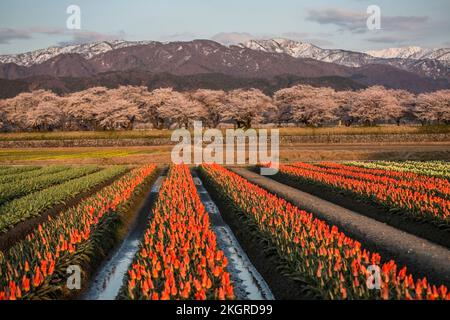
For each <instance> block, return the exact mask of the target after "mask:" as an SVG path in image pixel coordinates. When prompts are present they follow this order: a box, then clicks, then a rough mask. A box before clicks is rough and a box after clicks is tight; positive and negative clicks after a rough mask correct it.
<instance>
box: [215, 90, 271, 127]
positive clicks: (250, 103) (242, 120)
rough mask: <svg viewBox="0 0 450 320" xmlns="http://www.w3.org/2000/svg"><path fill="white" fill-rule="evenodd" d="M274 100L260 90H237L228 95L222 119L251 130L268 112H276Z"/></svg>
mask: <svg viewBox="0 0 450 320" xmlns="http://www.w3.org/2000/svg"><path fill="white" fill-rule="evenodd" d="M274 108H275V107H274V105H273V104H272V99H271V98H270V97H268V96H266V95H265V94H264V93H262V92H261V91H260V90H258V89H250V90H244V89H237V90H233V91H230V92H229V93H228V94H227V99H226V107H225V108H224V110H223V113H222V117H223V120H224V121H232V122H234V124H235V125H236V126H237V127H238V128H245V129H248V128H251V127H252V124H253V123H258V122H261V121H262V120H263V118H264V115H265V114H267V112H269V111H271V110H274Z"/></svg>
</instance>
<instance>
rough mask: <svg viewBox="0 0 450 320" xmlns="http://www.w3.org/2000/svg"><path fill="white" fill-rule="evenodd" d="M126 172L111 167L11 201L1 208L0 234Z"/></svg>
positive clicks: (124, 168) (123, 167)
mask: <svg viewBox="0 0 450 320" xmlns="http://www.w3.org/2000/svg"><path fill="white" fill-rule="evenodd" d="M126 170H128V169H127V167H125V166H113V167H109V168H106V169H104V170H101V171H98V172H95V173H93V174H90V175H87V176H84V177H81V178H77V179H74V180H69V181H67V182H64V183H62V184H59V185H56V186H52V187H49V188H47V189H44V190H41V191H37V192H34V193H30V194H28V195H26V196H23V197H21V198H17V199H14V200H11V201H10V202H7V203H5V204H3V205H2V206H0V233H5V232H7V231H8V230H10V229H11V228H13V227H14V226H15V225H17V224H18V223H20V222H22V221H25V220H27V219H29V218H32V217H37V216H40V215H41V214H42V213H43V212H45V211H46V210H48V209H51V208H53V207H54V206H56V205H58V204H64V203H65V201H67V200H70V199H73V198H75V197H76V196H78V195H79V194H82V193H84V192H86V191H89V190H90V189H92V188H94V187H95V186H97V185H99V184H101V183H104V182H106V181H108V180H110V179H113V178H115V177H117V176H119V175H120V174H123V173H124V172H125V171H126Z"/></svg>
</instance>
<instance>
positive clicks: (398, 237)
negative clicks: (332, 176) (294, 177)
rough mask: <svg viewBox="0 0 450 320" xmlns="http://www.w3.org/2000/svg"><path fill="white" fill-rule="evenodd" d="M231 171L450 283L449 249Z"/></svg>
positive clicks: (414, 270) (423, 273) (419, 274)
mask: <svg viewBox="0 0 450 320" xmlns="http://www.w3.org/2000/svg"><path fill="white" fill-rule="evenodd" d="M231 170H232V171H234V172H235V173H237V174H239V175H241V176H242V177H244V178H246V179H248V180H249V181H251V182H252V183H255V184H257V185H259V186H261V187H262V188H264V189H266V190H268V191H269V192H272V193H274V194H277V195H278V196H281V197H283V198H285V199H286V200H288V201H289V202H291V203H292V204H294V205H296V206H298V207H299V208H302V209H304V210H306V211H309V212H312V213H314V214H315V216H317V217H318V218H320V219H323V220H325V221H327V222H328V223H329V224H332V225H336V226H337V227H339V229H340V230H342V231H343V232H344V233H345V234H346V235H348V236H350V237H352V238H354V239H356V240H358V241H360V242H361V243H362V244H363V246H364V247H365V248H367V249H370V250H371V251H376V252H379V253H380V254H381V255H382V257H383V258H384V259H386V260H387V259H394V260H395V261H396V262H397V264H398V265H399V266H403V265H406V266H408V270H409V271H410V272H412V273H413V274H414V275H415V276H416V277H423V276H426V277H427V278H428V279H429V280H430V281H431V282H433V283H435V284H439V285H440V284H444V285H447V286H449V285H450V250H448V249H447V248H445V247H442V246H440V245H437V244H434V243H432V242H430V241H428V240H424V239H422V238H419V237H417V236H414V235H411V234H408V233H406V232H403V231H400V230H398V229H395V228H393V227H391V226H388V225H386V224H384V223H381V222H379V221H376V220H374V219H371V218H368V217H366V216H364V215H361V214H358V213H357V212H354V211H351V210H347V209H345V208H342V207H340V206H338V205H335V204H333V203H331V202H328V201H325V200H323V199H320V198H318V197H315V196H313V195H311V194H308V193H305V192H302V191H300V190H297V189H295V188H292V187H289V186H287V185H284V184H281V183H279V182H276V181H274V180H272V179H270V178H267V177H262V176H260V175H258V174H256V173H254V172H251V171H249V170H247V169H242V168H232V169H231Z"/></svg>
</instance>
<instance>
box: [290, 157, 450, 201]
mask: <svg viewBox="0 0 450 320" xmlns="http://www.w3.org/2000/svg"><path fill="white" fill-rule="evenodd" d="M292 166H294V167H300V168H305V169H310V170H312V171H317V172H323V173H329V174H334V175H338V176H343V177H346V178H352V179H359V180H367V181H372V182H376V183H381V184H386V185H393V186H396V187H400V188H405V189H411V190H415V191H418V192H421V193H427V194H431V195H436V196H439V197H442V198H449V197H450V181H449V180H447V179H441V178H435V177H429V176H425V175H419V174H415V173H410V172H399V171H392V170H379V169H366V168H359V167H354V166H347V165H344V164H339V163H333V162H321V163H318V164H317V165H313V164H307V163H298V164H293V165H292Z"/></svg>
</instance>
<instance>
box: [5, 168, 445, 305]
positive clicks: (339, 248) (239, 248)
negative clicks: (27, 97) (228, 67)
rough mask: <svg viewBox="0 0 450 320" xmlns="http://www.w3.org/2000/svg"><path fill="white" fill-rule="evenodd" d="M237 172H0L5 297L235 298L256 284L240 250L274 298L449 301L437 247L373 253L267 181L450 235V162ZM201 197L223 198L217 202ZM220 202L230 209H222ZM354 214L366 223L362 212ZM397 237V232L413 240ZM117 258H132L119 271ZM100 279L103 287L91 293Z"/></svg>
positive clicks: (442, 252) (374, 249)
mask: <svg viewBox="0 0 450 320" xmlns="http://www.w3.org/2000/svg"><path fill="white" fill-rule="evenodd" d="M235 169H236V168H231V167H225V166H221V165H218V164H202V165H200V166H198V167H194V166H191V167H190V166H188V165H183V164H182V165H159V166H157V165H155V164H151V163H149V164H147V165H141V166H134V165H110V166H100V165H78V166H73V165H68V164H64V165H59V164H58V165H48V166H0V241H3V243H0V300H19V299H25V300H30V299H85V298H84V297H87V296H91V297H92V296H93V295H89V292H90V290H94V289H92V288H94V287H95V288H96V289H95V290H105V292H106V291H107V292H108V294H109V295H108V296H112V297H115V299H121V300H236V299H240V297H243V296H244V297H245V296H246V295H245V294H244V295H243V294H242V293H243V292H244V293H245V292H246V290H249V289H248V288H247V287H245V283H246V282H245V281H241V280H242V279H244V277H246V275H245V274H244V273H243V271H242V268H240V267H241V266H240V265H239V264H238V262H237V260H236V258H235V256H233V252H234V253H236V252H238V253H239V255H240V256H243V255H244V256H246V259H247V258H248V261H249V262H248V264H252V265H251V268H252V269H251V270H253V271H252V274H253V276H254V277H255V279H261V282H260V283H259V284H258V285H257V286H256V287H264V288H266V289H265V290H266V291H267V292H269V291H272V292H269V293H270V294H266V295H256V296H262V297H266V298H267V297H270V298H268V299H272V298H275V299H277V298H278V297H283V298H288V299H289V298H291V299H302V298H308V299H309V298H314V299H316V298H319V299H330V300H335V299H337V300H345V299H349V300H354V299H358V300H359V299H368V300H450V291H449V290H448V288H447V287H448V285H449V284H450V278H449V274H450V272H449V271H450V270H449V269H448V268H447V269H446V264H445V261H444V264H443V265H444V267H443V268H440V267H439V268H434V269H433V268H432V267H433V266H431V267H430V266H429V265H427V266H425V264H423V265H422V262H423V261H428V262H429V261H438V260H427V258H426V257H427V256H426V254H427V252H425V251H426V250H428V249H423V250H424V253H423V254H424V255H423V256H421V255H420V254H422V253H421V252H419V253H418V254H419V256H418V257H419V258H418V260H417V261H416V260H411V259H409V258H408V253H401V254H399V255H398V256H396V255H392V254H389V253H390V252H395V250H394V251H390V250H384V249H385V248H383V247H380V246H382V245H383V243H393V246H396V245H397V244H396V242H397V243H398V242H399V241H403V240H402V239H405V240H404V241H411V238H408V237H405V238H401V237H400V238H399V239H396V241H393V242H386V240H385V239H384V238H383V240H380V241H384V242H380V243H379V244H377V245H378V246H377V245H375V246H374V244H373V241H372V242H371V241H369V240H370V239H369V235H367V237H368V238H367V239H365V238H364V235H363V236H361V234H360V233H353V232H352V231H353V230H352V228H356V227H355V226H357V224H356V223H357V222H355V225H353V226H352V225H350V226H348V228H347V229H345V228H344V229H343V230H342V228H340V227H338V226H336V225H334V224H333V223H332V222H331V221H330V220H328V219H327V218H326V217H325V218H324V216H320V215H319V214H318V212H317V210H318V209H317V210H306V209H304V208H303V207H302V206H301V201H300V203H297V202H292V201H291V200H289V199H292V198H289V197H288V193H285V194H283V192H281V191H280V192H273V191H270V189H269V188H268V187H264V184H263V183H267V184H268V185H269V184H270V183H272V182H273V183H277V186H278V188H281V187H283V186H285V187H288V185H289V188H291V189H289V190H291V191H289V192H290V195H291V196H292V194H296V193H295V192H297V191H298V194H299V195H301V193H300V192H301V190H303V189H304V190H306V192H308V191H309V189H308V188H307V187H308V186H314V187H315V188H319V189H318V190H323V194H324V196H323V197H322V196H321V195H320V193H319V195H316V196H317V198H316V200H315V201H316V202H317V201H319V202H320V201H325V200H323V199H324V197H325V193H326V194H332V193H336V194H339V196H340V197H341V198H342V199H344V200H345V199H347V200H348V201H359V202H361V203H363V204H367V205H374V206H378V207H379V208H382V210H384V211H383V212H385V214H386V215H390V214H391V215H401V216H402V217H403V218H404V219H405V221H406V222H405V223H411V224H415V226H417V228H419V229H420V228H423V229H424V230H425V231H424V233H423V234H425V233H426V232H428V231H427V230H429V229H427V228H429V227H430V228H435V229H433V230H437V231H436V232H438V233H440V234H444V235H446V234H447V233H448V232H449V230H450V180H449V179H450V165H448V164H447V163H445V162H437V161H435V162H413V161H408V162H385V161H379V162H347V163H335V162H318V163H304V162H302V163H300V162H299V163H291V164H281V165H280V167H279V173H278V174H277V175H276V176H273V177H263V178H262V179H265V180H258V179H253V178H251V177H254V175H256V176H257V177H260V176H259V175H258V174H256V171H257V170H256V171H253V170H252V168H248V169H245V168H241V169H240V170H246V171H247V172H250V173H252V174H253V176H250V175H245V174H242V173H241V174H240V173H239V172H242V171H239V170H235ZM254 169H255V168H254ZM261 181H263V182H261ZM199 185H202V186H203V185H204V188H203V187H202V189H199V188H198V186H199ZM280 186H281V187H280ZM279 190H281V189H279ZM283 190H284V189H283ZM202 193H208V194H210V195H211V198H207V199H210V200H208V201H210V202H206V201H207V200H205V199H206V198H205V197H204V194H203V195H202ZM211 199H212V200H211ZM300 199H301V198H300ZM211 201H212V202H213V203H215V204H216V205H217V208H218V209H217V210H218V211H220V212H218V211H217V212H216V211H214V212H213V211H212V209H211ZM302 208H303V209H302ZM326 208H329V207H326ZM359 208H364V206H361V207H359ZM380 210H381V209H380ZM213 213H214V214H215V215H216V216H214V214H213ZM329 213H330V215H331V216H332V215H333V212H329ZM217 214H219V215H220V214H221V219H220V220H218V219H217ZM335 214H336V216H337V215H338V213H337V212H336V213H335ZM352 214H354V215H361V216H364V212H363V210H362V209H361V211H360V212H352ZM365 217H366V216H365ZM222 218H223V220H222ZM366 218H367V217H366ZM368 219H369V218H368ZM370 219H374V220H376V219H375V218H370ZM218 221H219V222H218ZM355 221H356V220H355ZM222 224H224V225H226V226H227V228H228V227H229V228H228V229H227V230H230V231H229V232H232V233H234V235H233V239H234V240H233V241H228V242H227V241H226V239H227V238H224V235H226V233H223V234H220V232H219V231H218V230H222V229H220V228H221V225H222ZM384 227H386V228H389V227H391V226H389V222H388V223H387V224H386V225H384V226H381V228H384ZM394 228H397V226H395V225H394ZM386 230H388V229H386ZM389 230H390V231H389V232H386V234H387V235H389V234H396V232H403V231H399V230H397V229H389ZM392 230H394V231H392ZM216 232H217V233H216ZM227 232H228V231H227ZM355 234H356V235H357V236H355ZM421 234H422V233H419V236H417V234H416V235H415V236H417V237H419V238H414V239H419V240H417V241H418V242H419V243H421V242H422V241H427V242H426V244H424V248H432V249H433V250H436V251H435V252H438V253H439V256H438V257H437V258H436V257H434V256H433V257H432V258H430V259H435V258H436V259H441V260H442V259H444V260H445V259H447V257H450V252H449V250H450V248H448V247H446V246H445V245H441V244H436V243H432V240H430V239H428V238H427V237H424V238H423V239H422V238H420V235H421ZM131 235H132V237H131ZM234 236H235V238H234ZM224 239H225V240H224ZM366 240H367V241H366ZM388 240H389V239H388ZM238 242H239V243H240V245H239V243H238ZM399 245H400V244H399ZM405 245H406V246H408V243H406V244H405ZM425 245H427V246H428V247H425ZM230 246H232V247H233V248H231V249H232V250H230ZM127 247H129V248H131V249H129V250H128V251H127V250H125V249H126V248H127ZM124 248H125V249H124ZM133 248H135V249H133ZM377 248H378V249H379V250H377ZM414 248H415V247H414ZM388 249H389V248H388ZM419 250H420V249H419ZM431 251H432V250H431V249H430V252H431ZM244 252H245V253H246V254H244ZM433 252H434V251H433ZM121 254H122V255H123V259H122V258H121V256H120V255H121ZM414 254H416V252H415V253H414ZM247 255H248V257H247ZM422 257H425V258H422ZM408 259H409V260H408ZM421 259H422V260H421ZM108 261H109V262H111V261H122V263H123V261H125V262H126V263H124V264H122V265H117V266H115V265H114V266H112V267H111V266H110V265H108ZM246 261H247V260H246ZM405 261H406V263H405ZM448 262H449V263H448V266H450V261H448ZM73 266H78V267H79V268H80V270H81V275H80V277H81V278H80V281H81V285H80V287H78V288H75V289H73V288H70V287H69V286H68V274H69V273H70V272H69V271H70V270H71V268H72V267H73ZM373 268H375V269H376V270H378V271H377V272H378V275H377V276H376V278H374V277H373V273H372V271H373ZM449 268H450V267H449ZM105 270H106V271H105ZM430 270H431V271H430ZM102 272H110V273H111V274H107V276H106V277H104V274H102ZM428 272H430V274H427V273H428ZM99 279H101V280H99ZM104 279H106V280H104ZM111 279H113V280H111ZM240 279H241V280H240ZM247 280H248V279H247ZM97 281H104V282H101V283H100V285H96V286H92V284H93V283H96V282H97ZM295 286H298V290H297V289H295ZM374 286H375V287H374ZM286 288H289V289H286ZM293 288H294V289H293ZM283 290H289V291H286V292H290V293H292V296H289V294H287V293H286V292H284V291H283ZM111 292H114V294H112V295H111ZM94 296H95V295H94Z"/></svg>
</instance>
